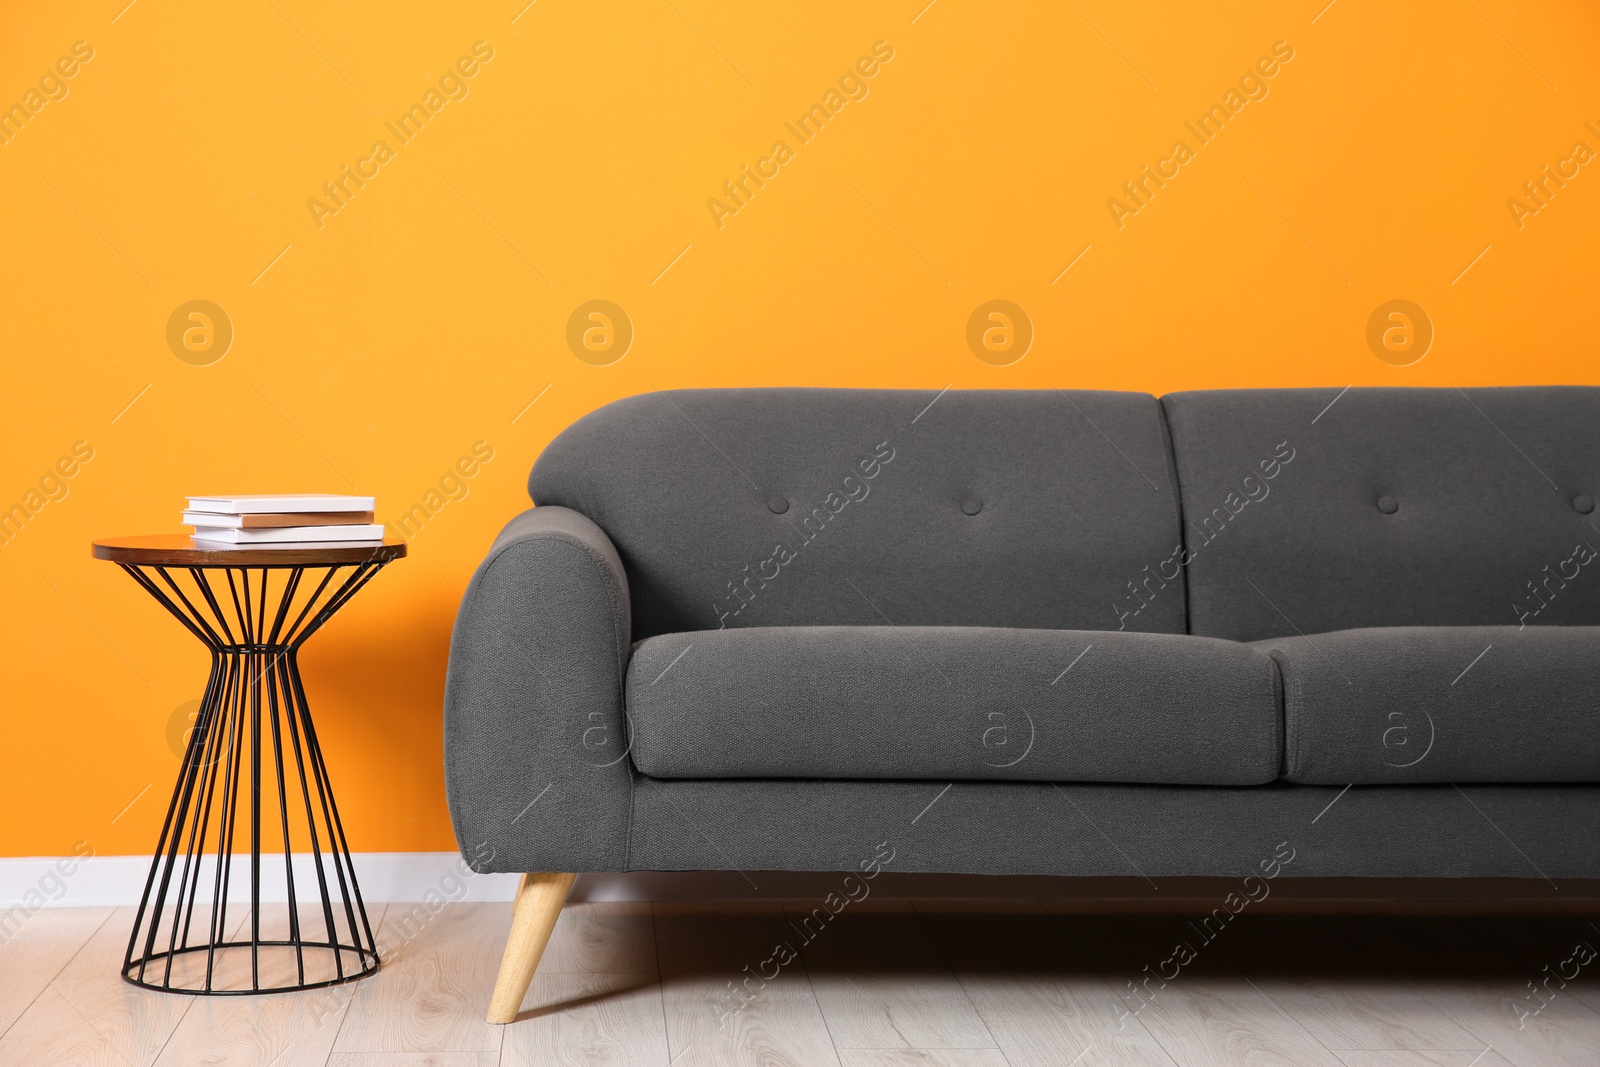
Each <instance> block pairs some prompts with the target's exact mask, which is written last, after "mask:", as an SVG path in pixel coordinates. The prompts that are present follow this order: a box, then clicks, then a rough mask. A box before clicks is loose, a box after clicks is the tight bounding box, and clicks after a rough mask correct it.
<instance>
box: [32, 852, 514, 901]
mask: <svg viewBox="0 0 1600 1067" xmlns="http://www.w3.org/2000/svg"><path fill="white" fill-rule="evenodd" d="M354 859H355V868H356V879H357V880H358V881H359V882H360V883H361V895H362V897H363V899H365V900H367V901H370V902H373V903H377V902H382V901H396V900H405V901H412V900H426V899H428V896H429V894H430V893H432V894H437V895H438V896H440V897H442V898H444V899H446V900H510V899H511V895H512V893H513V892H514V891H515V889H516V886H517V876H516V875H514V874H473V873H472V872H471V871H470V870H468V869H467V867H466V864H465V863H463V862H462V859H461V857H460V855H458V854H457V853H454V852H357V853H356V854H355V856H354ZM306 860H307V857H305V856H296V857H295V864H294V873H295V896H297V897H299V898H300V899H301V900H316V899H319V894H318V887H317V877H316V872H315V871H314V870H313V869H312V868H311V867H310V865H309V863H308V862H305V861H306ZM261 866H262V879H261V890H262V901H263V902H264V903H271V904H282V903H283V902H284V901H285V900H286V899H287V897H288V894H287V893H286V892H285V885H286V879H285V878H284V877H283V873H282V872H283V857H282V856H281V855H280V856H271V855H269V856H263V857H261ZM248 870H249V860H248V858H245V859H244V862H242V863H236V865H235V866H234V868H233V877H232V878H231V879H230V884H229V887H228V899H229V901H230V902H232V901H248V900H249V898H250V883H249V881H248V877H244V878H241V877H239V875H240V874H243V873H246V872H248ZM327 870H328V873H329V876H330V877H331V876H332V868H331V867H328V868H327ZM213 871H214V868H213V867H212V866H211V864H210V863H208V864H207V865H206V867H205V868H203V870H202V877H201V884H202V888H201V891H200V893H199V898H200V900H201V901H209V900H210V899H211V896H210V889H209V883H210V881H211V878H210V875H211V874H212V872H213ZM149 875H150V857H149V856H90V857H89V858H88V859H80V858H78V857H73V856H69V857H65V858H62V857H55V856H25V857H20V858H14V859H0V911H9V910H11V909H13V908H17V907H22V908H25V909H27V910H28V911H37V910H39V908H41V907H47V908H74V907H88V906H95V905H126V904H137V903H138V902H139V896H140V894H141V893H142V892H143V891H144V883H145V879H146V878H148V877H149Z"/></svg>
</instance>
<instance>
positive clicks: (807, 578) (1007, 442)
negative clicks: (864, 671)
mask: <svg viewBox="0 0 1600 1067" xmlns="http://www.w3.org/2000/svg"><path fill="white" fill-rule="evenodd" d="M1170 456H1171V453H1170V449H1169V447H1168V445H1167V440H1166V430H1165V424H1164V422H1163V419H1162V415H1161V409H1160V405H1159V404H1158V402H1157V401H1156V400H1155V399H1154V398H1153V397H1151V396H1148V395H1146V394H1143V393H1113V392H1090V391H1055V390H1039V391H996V390H971V391H957V390H949V391H946V392H943V393H940V392H938V391H937V390H916V391H914V390H869V389H691V390H680V391H675V392H657V393H649V394H644V395H640V396H635V397H630V398H628V399H625V400H620V401H617V402H615V403H612V404H608V405H607V406H605V407H603V408H600V409H599V410H597V411H594V412H592V413H590V414H589V415H587V416H585V417H584V418H582V419H580V420H579V421H578V422H576V423H574V424H573V425H572V426H571V427H569V428H568V429H567V430H565V431H564V432H563V433H562V434H561V435H560V436H559V437H557V438H556V439H555V440H554V441H552V442H551V443H550V445H549V447H548V448H546V449H545V451H544V454H543V455H541V456H540V457H539V461H538V463H537V464H536V465H535V467H534V469H533V474H532V476H531V477H530V478H529V482H528V491H529V494H530V495H531V496H532V497H533V499H534V501H535V502H536V503H538V504H556V505H560V506H562V507H568V508H572V509H574V510H576V511H579V512H582V513H583V514H584V515H587V516H588V517H589V518H591V519H593V520H594V521H595V522H596V523H598V524H599V526H600V527H601V529H603V530H605V532H606V533H607V534H608V535H609V536H610V537H611V539H612V541H613V542H614V543H615V544H616V546H617V550H618V553H619V554H620V556H621V558H622V561H623V564H624V566H625V567H626V569H627V572H628V580H629V584H630V592H631V597H632V601H633V621H634V625H633V633H634V638H635V639H636V640H637V639H642V638H646V637H651V636H654V635H656V634H662V633H671V632H676V631H684V630H714V629H719V628H721V627H723V626H832V625H886V624H893V625H922V626H956V625H960V626H1017V627H1036V628H1045V629H1052V628H1053V629H1094V630H1116V629H1128V630H1137V631H1144V632H1159V633H1182V632H1183V629H1184V625H1185V622H1184V596H1183V583H1182V581H1181V580H1180V581H1175V582H1172V581H1169V582H1162V581H1161V580H1160V579H1158V578H1155V577H1154V575H1155V572H1156V571H1157V570H1158V569H1160V567H1161V564H1162V562H1163V561H1164V560H1167V559H1169V558H1171V557H1172V556H1173V555H1174V552H1175V549H1176V547H1177V545H1178V542H1179V533H1178V501H1177V491H1176V485H1177V482H1176V478H1175V476H1174V474H1173V473H1172V470H1171V458H1170ZM1130 583H1138V584H1137V587H1135V586H1134V585H1132V584H1130ZM529 610H532V611H537V610H538V605H536V604H533V605H529Z"/></svg>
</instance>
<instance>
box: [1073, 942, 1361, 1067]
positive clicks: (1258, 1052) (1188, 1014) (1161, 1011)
mask: <svg viewBox="0 0 1600 1067" xmlns="http://www.w3.org/2000/svg"><path fill="white" fill-rule="evenodd" d="M1060 919H1061V922H1062V928H1063V929H1064V930H1065V931H1066V933H1067V935H1068V937H1069V938H1070V939H1071V940H1072V941H1073V942H1074V943H1075V944H1076V945H1078V946H1079V947H1080V948H1081V949H1082V950H1083V952H1084V954H1085V955H1086V956H1087V957H1088V958H1089V959H1090V960H1092V961H1093V963H1094V964H1095V965H1096V966H1097V967H1098V968H1100V969H1101V970H1102V971H1103V972H1104V973H1105V974H1106V976H1107V978H1108V979H1109V980H1110V981H1111V982H1112V983H1113V984H1121V985H1122V986H1123V987H1124V992H1123V1000H1124V1002H1125V1003H1126V1004H1127V1005H1128V1006H1129V1007H1130V1008H1131V1009H1132V1010H1133V1012H1134V1014H1135V1017H1136V1018H1137V1020H1138V1021H1139V1022H1140V1023H1142V1024H1143V1025H1144V1027H1145V1029H1146V1030H1147V1031H1149V1033H1150V1034H1151V1035H1152V1036H1153V1037H1154V1038H1155V1039H1156V1040H1157V1041H1158V1042H1160V1044H1161V1047H1162V1048H1163V1049H1164V1050H1165V1051H1166V1053H1167V1054H1168V1055H1169V1056H1171V1057H1172V1059H1173V1060H1175V1061H1176V1062H1177V1063H1180V1064H1183V1065H1184V1067H1211V1065H1216V1067H1234V1065H1237V1064H1268V1063H1292V1064H1296V1065H1297V1067H1338V1064H1339V1059H1338V1057H1337V1056H1335V1055H1334V1054H1333V1053H1332V1052H1330V1051H1329V1050H1328V1049H1327V1048H1325V1047H1324V1046H1323V1045H1321V1044H1320V1043H1319V1042H1317V1041H1316V1040H1315V1039H1314V1038H1313V1037H1312V1036H1311V1035H1310V1034H1309V1033H1308V1032H1307V1031H1306V1030H1305V1029H1304V1028H1303V1027H1301V1026H1300V1025H1299V1024H1298V1023H1296V1022H1295V1021H1294V1020H1293V1019H1292V1018H1291V1017H1289V1016H1286V1015H1284V1014H1283V1013H1282V1012H1281V1011H1280V1010H1278V1008H1277V1007H1276V1006H1275V1005H1274V1004H1273V1003H1272V1002H1271V1001H1270V1000H1268V999H1267V998H1266V997H1265V996H1264V995H1262V993H1261V992H1260V990H1259V989H1258V988H1256V987H1255V986H1253V985H1252V984H1251V983H1250V982H1249V981H1247V980H1246V979H1245V978H1243V977H1242V976H1240V975H1239V974H1238V973H1237V972H1236V971H1234V970H1233V969H1232V968H1231V967H1229V966H1228V965H1227V963H1226V960H1225V958H1224V956H1223V954H1222V953H1220V952H1219V951H1218V950H1217V942H1218V941H1219V940H1221V939H1224V938H1226V937H1227V936H1228V931H1226V930H1224V931H1222V932H1221V933H1218V934H1215V935H1213V936H1212V937H1211V938H1209V939H1208V938H1207V937H1205V936H1203V935H1202V933H1200V932H1197V931H1196V930H1195V929H1194V928H1193V927H1192V926H1190V925H1189V923H1188V922H1187V921H1186V920H1185V919H1184V918H1183V917H1182V916H1179V915H1177V914H1169V915H1167V916H1160V915H1110V916H1098V917H1095V918H1093V919H1085V918H1084V917H1075V916H1061V917H1060ZM1183 949H1186V950H1187V952H1186V953H1185V952H1182V951H1181V950H1183ZM1185 956H1189V957H1190V958H1189V962H1187V963H1183V962H1182V960H1183V958H1184V957H1185ZM1163 972H1165V973H1166V974H1167V975H1170V976H1171V977H1168V978H1165V979H1164V978H1163V977H1162V975H1163ZM1130 987H1131V988H1130Z"/></svg>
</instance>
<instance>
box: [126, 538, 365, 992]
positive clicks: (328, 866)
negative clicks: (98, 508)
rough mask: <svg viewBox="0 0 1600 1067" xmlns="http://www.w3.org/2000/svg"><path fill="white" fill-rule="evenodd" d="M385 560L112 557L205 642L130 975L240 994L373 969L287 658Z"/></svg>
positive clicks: (361, 912)
mask: <svg viewBox="0 0 1600 1067" xmlns="http://www.w3.org/2000/svg"><path fill="white" fill-rule="evenodd" d="M386 562H388V561H387V560H386V559H376V560H370V561H366V562H360V563H351V564H341V565H321V566H318V565H273V564H268V565H265V566H222V565H139V564H132V563H120V564H119V565H120V566H121V567H122V569H123V570H124V571H126V572H127V573H128V574H129V575H130V576H132V578H133V579H134V581H136V582H138V583H139V584H140V585H141V586H142V587H143V588H144V589H145V591H146V592H148V593H150V595H151V596H153V597H155V598H156V600H158V601H159V602H160V603H161V604H162V605H163V606H164V607H165V608H166V609H167V610H168V611H170V612H172V614H173V615H175V616H176V617H177V618H178V619H179V621H181V622H182V623H183V624H184V625H185V626H186V627H188V629H189V631H190V632H191V633H193V634H194V635H195V636H196V637H198V638H199V639H200V640H201V641H202V642H204V643H205V645H206V647H207V648H208V649H210V651H211V675H210V678H209V679H208V680H207V682H206V688H205V695H204V696H203V697H202V699H201V701H200V710H199V712H198V714H197V716H196V718H195V723H194V728H193V730H192V731H191V732H190V734H189V739H188V743H187V745H186V746H185V749H184V754H183V763H182V766H181V767H180V769H179V772H178V782H177V785H176V787H175V788H174V789H173V793H172V802H171V804H170V805H169V806H168V808H167V816H166V821H165V822H164V823H163V825H162V827H161V837H160V841H159V843H158V844H157V846H156V852H155V857H154V859H153V860H152V862H151V864H150V874H149V877H148V878H146V880H145V887H144V893H143V896H142V898H141V899H140V901H139V909H138V912H137V914H136V916H135V918H134V926H133V933H132V935H131V936H130V938H129V940H128V952H127V955H126V956H125V957H124V959H123V965H122V977H123V978H124V979H125V980H127V981H128V982H131V983H133V984H134V985H136V986H141V987H143V988H145V989H154V990H159V991H161V992H174V993H190V994H202V995H248V994H255V993H280V992H289V991H293V990H303V989H317V988H321V987H323V986H330V985H338V984H340V983H343V982H352V981H356V980H357V979H361V978H365V977H367V976H368V975H371V974H374V973H376V972H377V970H378V965H379V960H378V946H377V942H376V941H375V940H374V939H373V936H372V926H371V923H370V922H369V921H368V919H367V911H366V906H365V905H364V904H363V903H362V900H361V890H360V889H359V888H358V887H357V885H356V874H355V868H354V866H353V864H352V862H351V857H350V846H349V843H348V842H347V841H346V840H345V834H344V826H343V824H342V823H341V822H340V821H339V809H338V806H337V805H336V804H335V803H334V800H333V788H332V786H331V785H330V783H329V781H328V768H327V765H326V763H325V761H324V760H323V755H322V748H321V746H320V745H319V744H318V742H317V732H316V728H315V727H314V726H313V725H312V722H311V711H310V708H309V706H308V705H307V703H306V695H305V687H304V685H302V683H301V680H300V670H299V667H298V665H297V663H296V658H295V657H296V654H297V653H298V651H299V649H300V646H301V645H302V644H304V643H305V641H306V639H307V638H308V637H310V636H311V635H312V634H313V633H315V632H316V631H317V630H318V629H319V628H320V627H321V626H322V624H323V623H325V622H326V621H327V620H328V619H329V618H330V617H331V616H332V615H333V613H334V612H336V611H338V610H339V608H340V607H342V606H343V605H344V603H345V602H346V601H347V600H349V599H350V598H351V597H352V596H354V595H355V594H356V592H357V591H358V590H359V589H360V588H361V587H362V586H363V585H365V584H366V583H367V582H368V580H370V579H371V578H372V576H373V575H374V574H376V573H377V572H378V571H379V570H380V569H381V568H382V567H383V566H384V564H385V563H386ZM264 848H265V849H266V850H268V861H269V862H268V863H266V864H265V865H264V864H263V861H262V850H263V849H264ZM246 849H247V850H248V851H247V852H246V851H245V850H246ZM280 850H281V855H278V853H279V852H280ZM236 860H237V861H239V863H238V864H237V866H238V867H245V868H246V869H245V870H237V869H236V863H235V861H236ZM245 860H248V864H246V863H245V862H244V861H245ZM246 878H248V880H249V885H248V893H247V894H246V892H245V887H244V886H243V884H242V883H243V881H244V879H246ZM302 894H303V895H305V896H306V897H307V898H308V900H307V901H306V902H302V901H301V900H300V899H299V898H300V896H301V895H302ZM264 901H265V903H264ZM279 902H281V904H280V903H279Z"/></svg>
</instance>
